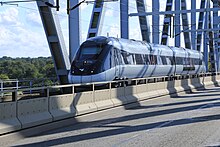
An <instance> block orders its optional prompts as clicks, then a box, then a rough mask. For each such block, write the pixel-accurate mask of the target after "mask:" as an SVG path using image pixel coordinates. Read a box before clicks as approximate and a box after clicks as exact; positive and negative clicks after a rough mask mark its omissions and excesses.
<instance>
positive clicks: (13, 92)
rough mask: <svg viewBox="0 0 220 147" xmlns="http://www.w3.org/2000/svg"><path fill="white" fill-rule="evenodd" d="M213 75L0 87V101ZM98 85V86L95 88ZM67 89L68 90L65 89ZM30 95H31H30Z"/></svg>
mask: <svg viewBox="0 0 220 147" xmlns="http://www.w3.org/2000/svg"><path fill="white" fill-rule="evenodd" d="M213 75H220V73H202V74H197V75H176V76H172V77H169V76H163V77H147V78H136V79H128V80H118V81H105V82H94V83H83V84H69V85H57V86H44V87H35V88H19V87H16V88H15V89H1V91H0V96H1V97H0V102H2V98H3V96H4V95H5V94H6V95H7V94H9V95H10V96H11V100H12V101H17V100H18V95H19V93H22V94H23V93H27V92H31V91H32V93H29V94H33V93H34V91H35V93H38V94H40V95H41V96H44V97H49V96H50V94H51V93H52V92H54V90H55V91H60V92H61V94H62V93H65V92H67V93H68V91H69V92H70V91H71V93H77V92H82V91H77V90H76V88H80V87H83V86H84V87H90V88H89V90H88V91H96V90H101V89H108V88H109V89H111V88H113V87H115V86H116V87H126V86H130V85H139V84H147V83H156V82H164V81H173V80H182V79H192V78H198V77H207V76H213ZM103 85H105V86H103ZM97 87H99V88H97ZM66 89H68V90H66ZM30 97H31V96H30Z"/></svg>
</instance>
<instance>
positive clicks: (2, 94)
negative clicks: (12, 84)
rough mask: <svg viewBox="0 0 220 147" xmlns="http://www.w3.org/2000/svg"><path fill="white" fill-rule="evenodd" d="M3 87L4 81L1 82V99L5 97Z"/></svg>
mask: <svg viewBox="0 0 220 147" xmlns="http://www.w3.org/2000/svg"><path fill="white" fill-rule="evenodd" d="M3 86H4V84H3V81H2V80H1V98H3V96H4V93H3V89H4V88H3ZM0 101H1V100H0Z"/></svg>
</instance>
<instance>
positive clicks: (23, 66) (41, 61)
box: [0, 56, 56, 83]
mask: <svg viewBox="0 0 220 147" xmlns="http://www.w3.org/2000/svg"><path fill="white" fill-rule="evenodd" d="M51 77H56V73H55V69H54V65H53V61H52V58H51V57H38V58H11V57H6V56H4V57H2V58H0V79H39V78H46V79H47V78H51ZM48 83H50V81H48Z"/></svg>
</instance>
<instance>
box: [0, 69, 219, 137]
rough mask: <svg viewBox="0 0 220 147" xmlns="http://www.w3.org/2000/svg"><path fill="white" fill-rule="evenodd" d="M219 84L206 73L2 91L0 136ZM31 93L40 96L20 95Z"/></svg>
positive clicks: (215, 75)
mask: <svg viewBox="0 0 220 147" xmlns="http://www.w3.org/2000/svg"><path fill="white" fill-rule="evenodd" d="M219 82H220V74H219V73H215V74H210V73H208V74H199V75H184V76H179V75H178V76H174V77H149V78H138V79H129V80H121V81H110V82H97V83H85V84H73V85H72V84H70V85H58V86H47V87H37V88H26V89H14V90H4V91H1V92H0V94H1V93H6V94H7V93H10V96H11V99H10V100H7V101H5V100H3V102H1V103H0V114H1V115H0V134H4V133H8V132H11V131H16V130H20V129H25V128H29V127H34V126H38V125H42V124H45V123H49V122H53V121H57V120H61V119H66V118H71V117H77V116H79V115H83V114H87V113H91V112H96V111H100V110H103V109H108V108H112V107H116V106H122V105H123V106H124V107H125V108H127V107H128V105H127V104H131V103H137V102H139V101H142V100H147V99H152V98H155V97H159V96H162V95H171V96H172V95H173V94H176V93H178V92H181V91H187V90H193V89H198V88H200V87H203V88H204V87H206V86H207V85H213V84H218V83H219ZM30 90H33V91H34V90H36V91H39V93H34V94H27V95H22V94H20V93H24V92H25V91H30Z"/></svg>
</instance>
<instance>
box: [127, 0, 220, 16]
mask: <svg viewBox="0 0 220 147" xmlns="http://www.w3.org/2000/svg"><path fill="white" fill-rule="evenodd" d="M175 1H176V2H175V4H178V3H179V2H178V1H179V0H175ZM219 10H220V8H205V9H196V12H204V11H206V12H211V11H219ZM191 12H192V11H191V10H176V11H160V12H159V15H165V14H170V15H173V14H181V13H191ZM147 15H155V12H142V13H130V14H129V16H147Z"/></svg>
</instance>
